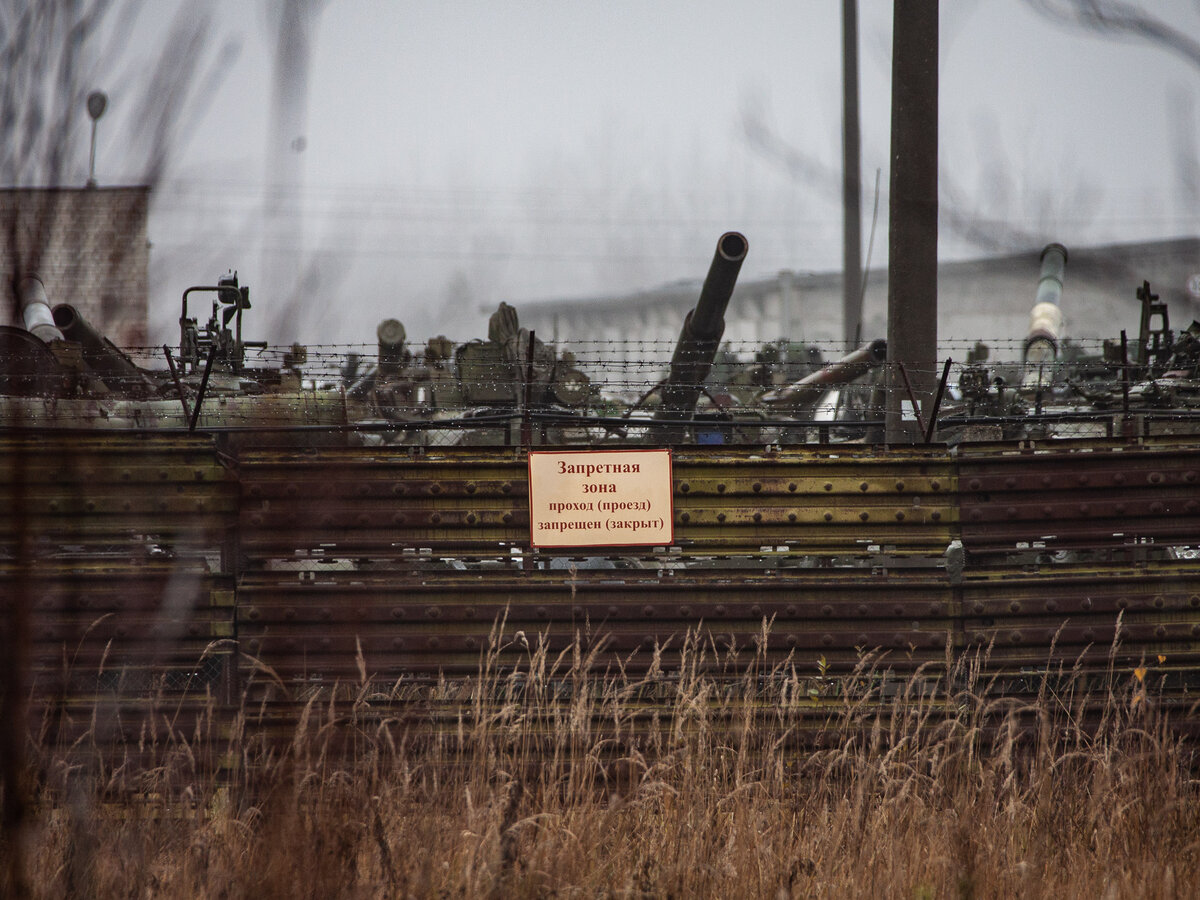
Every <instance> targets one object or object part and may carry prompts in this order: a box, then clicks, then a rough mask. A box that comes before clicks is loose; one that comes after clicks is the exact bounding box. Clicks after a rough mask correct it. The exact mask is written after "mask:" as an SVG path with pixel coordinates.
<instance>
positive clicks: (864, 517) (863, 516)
mask: <svg viewBox="0 0 1200 900" xmlns="http://www.w3.org/2000/svg"><path fill="white" fill-rule="evenodd" d="M858 517H859V518H860V519H862V520H863V521H864V522H866V521H868V520H869V519H870V518H871V514H870V513H869V512H867V511H866V510H865V509H864V510H863V511H862V512H860V513H859V514H858Z"/></svg>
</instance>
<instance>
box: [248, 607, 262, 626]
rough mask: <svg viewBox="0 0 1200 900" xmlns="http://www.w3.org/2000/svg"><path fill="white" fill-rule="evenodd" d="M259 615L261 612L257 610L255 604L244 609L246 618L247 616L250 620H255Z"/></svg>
mask: <svg viewBox="0 0 1200 900" xmlns="http://www.w3.org/2000/svg"><path fill="white" fill-rule="evenodd" d="M261 617H262V613H261V612H260V611H259V609H258V607H257V606H252V607H250V608H249V609H248V610H246V618H248V619H249V620H250V621H251V622H257V621H258V620H259V619H260V618H261Z"/></svg>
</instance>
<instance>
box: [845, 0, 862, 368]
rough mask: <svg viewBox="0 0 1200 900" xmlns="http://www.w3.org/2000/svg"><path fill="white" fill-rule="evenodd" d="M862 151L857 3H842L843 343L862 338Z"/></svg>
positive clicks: (851, 346)
mask: <svg viewBox="0 0 1200 900" xmlns="http://www.w3.org/2000/svg"><path fill="white" fill-rule="evenodd" d="M861 157H862V151H861V139H860V133H859V121H858V0H842V340H843V341H845V342H846V352H847V353H849V352H850V351H851V350H853V349H855V346H856V345H857V344H858V342H859V338H860V337H861V336H862V335H861V331H862V277H863V276H862V161H861Z"/></svg>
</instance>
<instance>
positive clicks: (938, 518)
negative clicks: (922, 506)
mask: <svg viewBox="0 0 1200 900" xmlns="http://www.w3.org/2000/svg"><path fill="white" fill-rule="evenodd" d="M929 518H931V519H933V521H935V522H940V521H942V514H941V512H939V511H938V510H936V509H935V510H934V511H933V512H931V513H930V514H929Z"/></svg>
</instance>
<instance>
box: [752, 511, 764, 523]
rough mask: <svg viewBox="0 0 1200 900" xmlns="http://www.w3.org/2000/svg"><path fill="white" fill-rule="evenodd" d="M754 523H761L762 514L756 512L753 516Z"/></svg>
mask: <svg viewBox="0 0 1200 900" xmlns="http://www.w3.org/2000/svg"><path fill="white" fill-rule="evenodd" d="M754 521H755V522H761V521H762V513H760V512H756V513H755V514H754Z"/></svg>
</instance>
